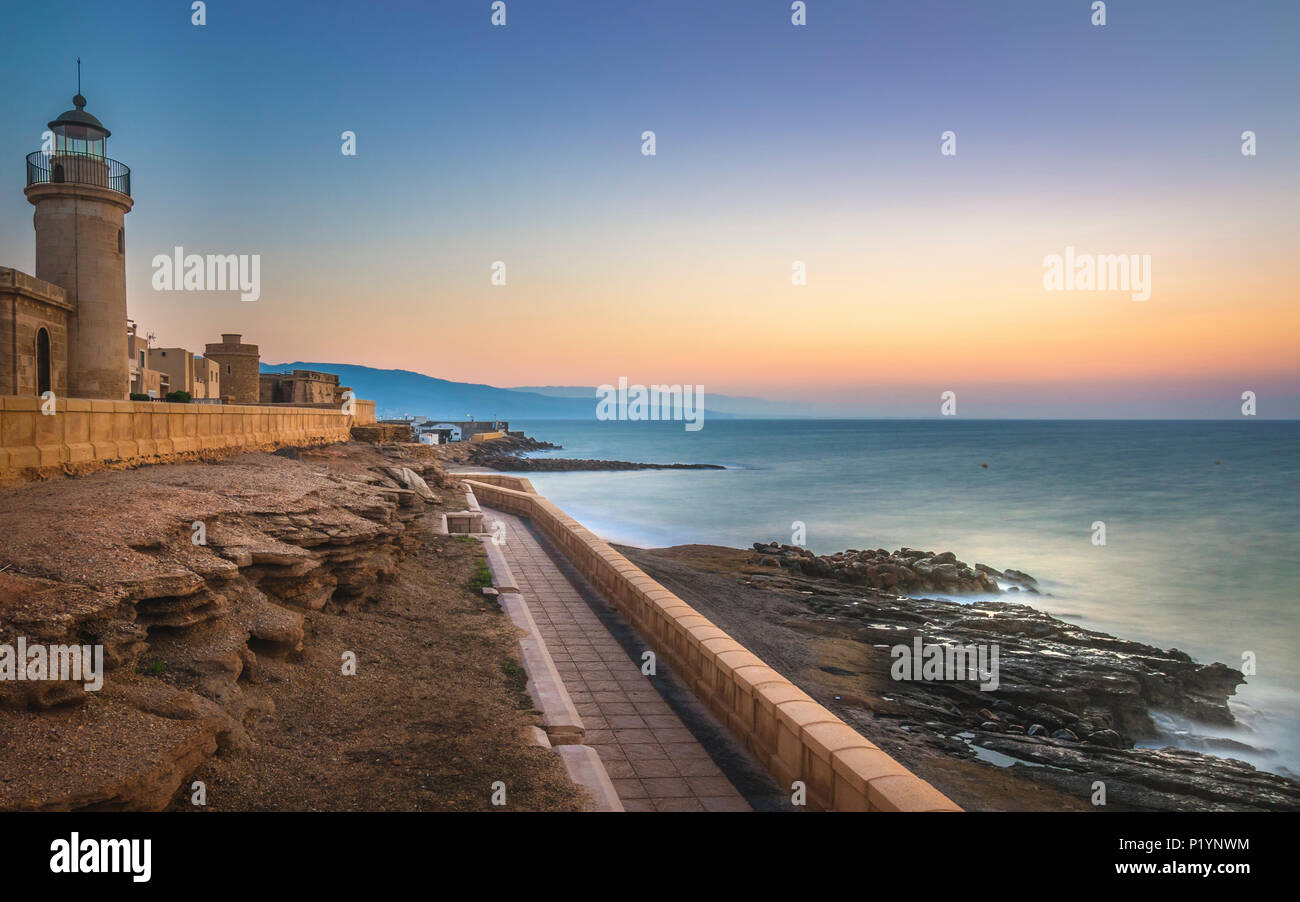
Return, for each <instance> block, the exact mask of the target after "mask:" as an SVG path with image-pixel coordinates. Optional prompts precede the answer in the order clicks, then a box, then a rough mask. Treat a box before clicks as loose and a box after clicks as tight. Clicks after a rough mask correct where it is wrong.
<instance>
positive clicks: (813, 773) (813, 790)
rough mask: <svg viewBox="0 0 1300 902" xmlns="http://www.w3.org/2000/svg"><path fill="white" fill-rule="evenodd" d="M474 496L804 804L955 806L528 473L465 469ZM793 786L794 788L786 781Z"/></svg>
mask: <svg viewBox="0 0 1300 902" xmlns="http://www.w3.org/2000/svg"><path fill="white" fill-rule="evenodd" d="M461 475H462V478H464V479H465V481H466V483H467V484H468V485H469V487H470V488H471V490H472V491H473V492H474V494H475V495H476V496H477V497H478V499H479V501H480V502H481V503H483V504H486V505H488V506H490V507H493V508H496V509H498V510H502V511H507V512H509V513H512V514H515V515H517V516H522V517H527V518H529V519H530V520H531V521H532V523H533V524H534V526H535V527H536V528H538V529H539V530H541V532H543V533H544V534H545V535H546V536H547V537H548V538H549V539H550V540H551V541H552V542H554V543H555V544H556V546H558V547H559V548H560V549H561V550H562V551H563V552H564V554H565V556H566V557H568V559H569V560H570V562H572V564H573V565H574V566H575V567H576V568H577V569H578V570H579V571H580V572H581V573H582V575H583V576H584V577H586V578H587V579H588V580H589V581H590V582H591V583H592V584H593V585H594V586H596V588H597V589H599V590H600V591H601V592H602V593H604V594H605V596H606V597H607V598H608V599H610V601H611V602H613V603H614V605H616V606H617V607H618V608H619V610H620V611H621V613H622V614H623V615H624V616H625V617H627V618H628V620H629V621H631V623H632V624H634V625H635V626H636V627H637V629H639V630H640V631H641V632H642V635H644V636H646V637H647V638H648V639H649V640H650V641H651V642H653V643H655V645H654V649H653V650H654V651H655V653H656V654H658V655H660V656H661V657H664V658H666V659H668V660H669V662H670V663H671V664H672V665H673V666H674V667H675V668H676V669H677V670H678V672H679V673H681V674H682V675H683V677H684V679H686V680H687V681H688V682H689V683H690V686H691V689H692V690H693V691H694V693H695V695H696V696H697V697H698V698H699V699H700V700H701V701H703V702H704V703H706V704H707V705H709V707H710V708H711V709H712V710H713V712H714V713H715V714H716V715H717V716H718V717H719V718H720V719H721V720H722V721H723V722H725V723H726V725H727V727H728V728H729V729H730V730H731V732H732V733H733V734H734V735H735V736H736V737H737V738H738V739H740V740H741V741H742V742H744V744H745V745H746V747H747V748H749V750H750V751H751V752H753V753H754V755H755V756H757V757H758V759H759V760H760V761H761V762H762V763H763V764H764V765H765V766H766V767H767V769H768V771H769V772H770V773H771V774H772V775H773V777H775V778H776V780H777V782H778V783H779V784H780V785H782V786H783V787H792V784H794V783H795V781H802V782H803V783H804V784H805V786H806V789H807V801H808V805H809V807H810V808H815V809H822V810H831V811H959V810H960V809H959V808H958V807H957V806H956V805H955V804H954V803H953V802H952V801H951V800H949V799H948V798H947V797H946V796H944V795H943V794H942V793H940V792H939V791H938V790H936V789H935V788H934V787H933V786H931V785H930V784H929V783H927V782H926V781H924V780H922V779H921V778H920V777H917V776H916V775H915V774H913V773H911V772H910V771H908V770H907V769H906V768H904V767H903V766H902V765H901V764H899V763H898V762H897V761H895V760H894V759H893V758H891V757H890V756H889V755H888V754H887V753H885V752H884V751H882V750H881V749H880V748H878V747H877V746H875V745H874V744H873V743H871V742H869V741H868V740H866V739H864V738H863V737H862V736H861V735H860V734H859V733H858V732H857V731H856V730H854V729H853V728H852V727H850V726H849V725H848V724H846V723H844V722H843V721H842V720H840V719H839V718H838V717H836V716H835V715H834V714H832V713H831V712H830V711H829V710H827V709H826V708H825V707H823V706H822V705H819V704H818V703H817V702H815V701H814V700H813V699H812V697H811V696H809V695H808V694H807V693H805V692H803V690H801V689H799V687H797V686H795V685H794V684H793V683H791V682H790V681H789V680H788V679H786V678H785V677H783V676H782V675H781V674H780V673H778V672H777V671H775V670H773V669H772V668H771V667H768V666H767V665H766V664H765V663H763V661H762V660H761V659H760V658H758V657H757V656H756V655H754V654H752V653H750V652H749V651H747V650H746V649H745V648H744V647H743V646H742V645H740V643H738V642H736V641H735V640H734V639H732V638H731V637H730V636H728V635H727V634H726V633H725V632H723V631H722V630H721V629H719V628H718V627H716V626H714V625H713V623H711V622H710V621H709V620H708V619H707V618H705V617H703V616H701V615H700V614H699V612H698V611H696V610H695V609H694V608H692V607H691V606H690V605H688V604H686V603H685V602H684V601H682V600H681V599H680V598H678V597H677V596H676V595H674V594H673V593H672V592H669V591H668V590H667V589H665V588H664V587H663V586H661V585H660V584H659V583H657V582H655V581H654V580H653V579H651V578H650V577H649V576H647V575H646V574H645V573H644V572H643V571H642V570H641V569H640V568H638V567H636V566H635V565H634V564H632V563H631V562H630V561H629V560H627V558H625V557H623V556H622V555H621V554H619V553H618V552H617V551H615V550H614V549H613V548H611V547H610V546H609V545H608V544H606V543H605V542H604V541H602V540H601V539H600V538H599V537H597V536H596V535H595V534H594V533H592V532H590V531H589V530H587V529H586V528H584V527H583V526H582V525H581V524H580V523H578V522H577V521H576V520H574V519H573V518H572V517H570V516H568V515H567V514H565V513H564V511H562V510H560V509H559V508H558V507H556V506H555V505H554V504H552V503H551V502H550V501H548V500H547V499H546V498H544V497H542V496H541V495H538V494H537V493H536V491H535V490H534V489H533V486H532V484H531V483H530V482H528V480H526V479H520V478H518V477H513V476H506V475H504V474H499V473H492V474H486V473H483V474H480V473H473V474H461ZM791 791H792V792H793V789H791Z"/></svg>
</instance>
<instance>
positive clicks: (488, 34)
mask: <svg viewBox="0 0 1300 902" xmlns="http://www.w3.org/2000/svg"><path fill="white" fill-rule="evenodd" d="M489 7H490V3H489V0H469V2H461V0H446V2H437V3H429V2H418V3H417V2H409V3H407V2H403V3H397V2H374V3H366V2H359V0H358V2H352V3H334V2H322V3H305V2H302V3H300V2H277V3H274V4H271V3H263V2H236V0H214V2H210V3H209V4H208V24H207V25H206V26H204V27H194V26H192V25H191V24H190V13H189V5H188V3H185V2H129V0H128V2H120V3H112V4H108V3H102V2H85V3H63V4H60V7H59V13H58V15H57V16H56V15H52V14H51V13H50V12H49V11H48V10H47V9H46V8H45V7H42V6H40V5H39V4H32V3H13V4H6V5H5V7H4V10H3V11H0V34H4V35H6V36H7V37H8V40H7V41H6V42H5V52H4V53H3V54H0V79H2V80H3V84H4V85H5V90H4V93H3V96H2V97H0V118H2V121H3V123H4V127H3V129H0V159H4V160H8V161H10V162H9V164H8V165H9V167H10V176H9V178H8V179H7V180H5V181H4V182H3V184H6V185H7V186H8V187H7V188H5V189H4V190H2V191H0V265H8V266H13V267H15V268H18V269H22V270H25V271H27V272H31V271H32V270H33V269H34V259H33V254H34V251H33V244H34V241H33V236H32V230H31V207H30V206H29V205H28V204H27V202H26V200H25V198H24V197H23V195H22V185H23V182H22V163H21V159H22V157H23V155H25V154H26V153H28V152H30V151H32V150H37V149H39V147H40V134H41V132H42V131H43V130H44V129H45V127H46V123H47V122H48V121H49V120H50V119H52V118H54V117H55V116H56V115H58V113H60V112H62V111H63V110H65V109H68V108H69V106H70V98H71V95H72V94H73V93H74V91H75V88H76V69H75V63H74V60H75V58H76V57H77V56H80V57H81V58H82V61H83V81H82V90H83V93H84V94H85V95H86V97H87V98H88V99H89V103H88V105H87V110H88V111H89V112H92V113H94V114H96V115H97V116H99V117H100V118H101V119H102V120H103V121H104V123H105V124H106V125H107V126H108V127H109V128H110V129H112V131H113V136H112V137H111V138H110V139H109V142H108V147H109V155H110V156H112V157H114V158H116V159H119V160H122V161H123V162H125V163H127V164H128V165H129V166H130V167H131V168H132V187H133V194H134V197H135V202H136V205H135V209H134V211H133V212H132V213H131V214H130V215H129V216H128V218H127V253H128V265H127V280H128V298H129V303H130V312H131V315H132V316H133V317H134V318H136V319H137V320H138V321H139V322H140V323H141V325H142V326H143V327H144V328H145V329H146V330H147V331H152V332H154V333H156V335H157V337H158V343H159V344H161V345H164V346H171V345H182V346H186V347H189V348H191V349H194V350H197V351H201V350H202V346H203V344H204V343H205V342H206V341H212V340H216V337H217V335H218V333H221V332H242V333H244V335H245V336H246V340H248V341H252V342H256V343H258V344H260V346H261V349H262V356H263V360H264V361H267V362H286V361H293V360H318V361H319V360H328V361H337V362H341V363H357V364H364V365H369V366H377V367H388V368H404V369H411V370H416V371H420V372H424V373H428V374H430V375H435V376H439V377H442V378H447V379H454V380H457V381H468V382H484V383H489V384H493V385H502V386H510V385H521V384H526V385H537V384H569V385H584V384H586V385H594V384H599V383H606V382H615V381H617V379H618V377H619V376H627V377H628V378H629V379H631V380H632V381H633V382H637V381H640V382H647V383H648V382H676V383H687V384H702V385H704V386H705V388H706V390H708V391H712V392H720V393H730V394H744V395H757V396H763V397H769V398H776V399H783V400H795V399H801V400H810V401H821V402H825V403H827V404H828V405H830V406H833V408H834V409H835V410H836V411H838V412H858V413H864V414H870V413H899V412H911V411H914V412H916V413H918V414H932V413H934V412H936V411H937V407H938V401H939V393H940V392H941V391H944V390H953V391H956V392H957V394H958V398H959V405H961V404H962V403H963V402H965V404H964V406H962V407H959V409H960V410H962V412H964V413H974V414H978V413H981V412H983V413H999V414H1017V413H1020V414H1024V415H1033V416H1073V415H1087V416H1095V415H1106V414H1114V415H1149V416H1172V415H1188V416H1229V417H1231V416H1237V415H1238V412H1239V407H1240V403H1241V402H1240V395H1241V392H1242V391H1244V390H1253V391H1256V392H1257V393H1258V395H1259V399H1260V400H1259V411H1260V415H1261V416H1297V415H1300V352H1298V351H1300V303H1298V301H1300V291H1298V290H1297V284H1298V282H1300V215H1298V214H1297V201H1298V200H1300V190H1297V184H1298V181H1300V180H1298V179H1297V172H1300V121H1298V120H1300V103H1298V102H1297V101H1298V96H1297V95H1300V52H1297V51H1298V49H1300V3H1296V2H1294V0H1276V2H1264V0H1254V2H1252V0H1241V2H1232V3H1227V2H1209V0H1203V2H1197V0H1178V2H1174V0H1168V2H1164V0H1142V2H1135V0H1112V2H1110V3H1109V4H1108V7H1109V16H1108V18H1109V24H1108V25H1106V26H1105V27H1102V28H1097V27H1093V26H1092V25H1091V24H1090V23H1089V15H1090V13H1089V7H1090V0H1023V2H1021V0H987V2H927V0H912V2H905V3H904V2H899V3H883V2H861V0H852V2H850V0H808V7H809V9H808V25H807V26H806V27H803V28H796V27H793V26H792V25H791V24H790V19H789V15H790V13H789V7H790V4H789V2H787V0H773V2H766V0H745V2H741V0H736V2H721V0H700V2H681V0H656V2H653V3H630V2H621V0H620V2H614V0H606V2H600V3H597V2H586V0H584V2H545V3H543V2H538V0H508V10H509V24H508V25H507V26H506V27H505V28H494V27H492V26H491V25H490V24H489V15H490V9H489ZM345 129H350V130H353V131H355V132H356V133H357V151H358V152H357V155H356V156H355V157H345V156H343V155H342V154H341V153H340V143H341V142H340V133H341V132H342V131H344V130H345ZM647 129H653V130H654V131H655V132H656V133H657V138H658V154H657V156H654V157H644V156H642V155H641V152H640V148H641V139H640V135H641V133H642V132H643V131H644V130H647ZM949 129H951V130H953V131H955V132H956V134H957V149H958V155H957V156H956V157H945V156H942V155H940V153H939V145H940V134H941V132H943V131H945V130H949ZM1246 129H1251V130H1254V131H1255V132H1256V133H1257V135H1258V146H1259V154H1258V156H1255V157H1245V156H1242V154H1241V152H1240V144H1241V141H1240V137H1239V136H1240V134H1241V132H1242V131H1244V130H1246ZM177 245H180V246H183V247H184V248H185V249H186V251H187V252H194V253H202V254H206V253H222V254H226V253H257V254H261V255H262V298H261V300H259V301H257V302H254V303H244V302H241V301H240V300H239V298H238V295H237V294H235V293H185V292H172V293H159V292H155V291H153V289H152V288H151V286H150V276H151V274H152V270H151V266H150V261H151V260H152V258H153V256H154V255H155V254H158V253H170V252H171V249H172V248H173V247H175V246H177ZM1067 245H1072V246H1074V247H1075V248H1076V249H1077V250H1078V252H1080V253H1093V254H1104V253H1134V254H1150V255H1151V257H1152V270H1153V286H1154V287H1153V293H1152V297H1151V299H1150V300H1149V301H1146V302H1143V303H1139V302H1134V301H1132V300H1130V298H1129V295H1128V293H1122V292H1104V293H1103V292H1047V291H1045V290H1044V289H1043V287H1042V272H1043V267H1042V260H1043V257H1044V256H1045V255H1047V254H1053V253H1062V252H1063V251H1064V248H1065V247H1066V246H1067ZM495 260H504V261H505V262H506V263H507V265H508V268H509V269H508V279H509V282H508V285H507V286H506V287H494V286H492V285H491V284H490V282H489V276H490V267H491V264H492V262H493V261H495ZM794 260H803V261H805V262H806V264H807V266H808V280H809V284H808V286H807V287H794V286H792V285H791V284H790V267H791V262H792V261H794ZM830 406H828V408H827V409H831V407H830Z"/></svg>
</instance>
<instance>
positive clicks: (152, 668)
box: [135, 661, 167, 676]
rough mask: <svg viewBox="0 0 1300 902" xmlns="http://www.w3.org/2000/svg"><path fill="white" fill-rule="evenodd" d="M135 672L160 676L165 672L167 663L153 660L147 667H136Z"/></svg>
mask: <svg viewBox="0 0 1300 902" xmlns="http://www.w3.org/2000/svg"><path fill="white" fill-rule="evenodd" d="M135 672H136V673H142V674H144V675H145V676H162V675H163V674H164V673H166V672H167V665H166V664H164V663H163V662H162V661H154V662H153V663H152V664H150V665H149V666H148V667H137V668H136V670H135Z"/></svg>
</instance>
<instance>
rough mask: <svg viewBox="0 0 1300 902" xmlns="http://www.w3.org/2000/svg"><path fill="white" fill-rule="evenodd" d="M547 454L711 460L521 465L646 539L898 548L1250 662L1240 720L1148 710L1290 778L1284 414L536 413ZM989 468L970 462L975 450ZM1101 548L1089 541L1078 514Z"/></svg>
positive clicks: (1294, 533) (574, 501) (1299, 745)
mask: <svg viewBox="0 0 1300 902" xmlns="http://www.w3.org/2000/svg"><path fill="white" fill-rule="evenodd" d="M511 428H512V429H520V428H522V429H524V430H525V431H527V432H528V434H529V435H532V436H535V437H537V438H541V439H546V440H548V441H553V442H557V443H559V444H562V445H563V446H564V450H563V451H558V452H546V453H549V454H554V455H556V456H564V457H589V458H604V459H616V460H634V461H648V462H654V463H674V462H683V463H715V464H722V465H725V466H726V467H727V468H728V469H726V470H720V471H718V470H704V471H689V470H688V471H638V472H624V473H616V472H575V473H536V474H528V475H529V477H530V478H531V479H532V480H533V483H534V485H535V486H536V487H537V489H538V491H540V492H542V493H543V494H545V495H546V496H548V497H549V498H550V499H551V500H553V501H554V502H555V503H557V504H559V505H560V506H561V507H562V508H564V509H565V510H566V511H568V512H569V513H570V514H572V515H573V516H574V517H576V518H577V519H578V520H579V521H581V522H582V523H583V524H584V525H585V526H587V527H588V528H590V529H592V530H593V531H595V532H596V533H597V534H599V535H601V536H602V537H603V538H605V539H607V540H610V541H614V542H620V543H623V544H629V545H635V546H640V547H646V548H655V547H663V546H667V545H680V544H686V543H696V542H699V543H711V544H718V545H730V546H735V547H748V546H749V545H750V543H752V542H755V541H760V540H777V541H781V542H790V541H791V538H792V532H793V529H794V528H795V527H794V524H795V523H796V522H798V523H802V524H804V526H805V528H806V535H807V540H806V544H807V545H808V547H810V548H812V549H813V550H814V551H816V552H818V553H830V552H834V551H839V550H842V549H845V548H888V549H895V548H899V547H902V546H910V547H914V548H924V549H931V550H935V551H953V552H955V553H956V554H957V556H958V557H959V558H961V559H962V560H965V561H967V562H970V563H974V562H977V561H979V562H984V563H988V564H992V565H994V566H997V567H999V568H1007V567H1015V568H1017V569H1019V570H1024V571H1026V572H1028V573H1030V574H1032V575H1033V576H1035V577H1036V578H1037V579H1038V580H1039V582H1040V584H1041V588H1042V589H1043V591H1044V592H1045V593H1048V594H1044V595H1042V596H1039V597H1029V598H1025V597H1023V596H1022V597H1020V598H1019V599H1017V600H1021V601H1029V602H1030V603H1032V604H1034V605H1035V606H1037V607H1040V608H1042V609H1043V610H1046V611H1048V612H1049V613H1051V614H1053V615H1055V616H1057V617H1060V618H1062V619H1065V620H1068V621H1071V622H1073V623H1077V624H1080V625H1082V626H1085V627H1088V628H1089V629H1095V630H1102V631H1104V632H1108V633H1112V634H1114V635H1117V636H1122V637H1124V638H1127V639H1135V640H1139V641H1143V642H1147V643H1150V644H1153V645H1158V646H1160V647H1161V648H1169V647H1177V648H1180V649H1182V650H1183V651H1186V652H1187V653H1189V654H1191V655H1192V656H1193V657H1195V658H1196V659H1197V660H1200V661H1203V662H1209V661H1222V662H1224V663H1225V664H1228V665H1230V666H1233V667H1237V668H1240V667H1241V666H1242V656H1243V654H1245V653H1246V652H1253V653H1254V655H1255V659H1256V661H1257V671H1258V672H1257V675H1256V676H1254V677H1249V678H1248V685H1246V686H1244V687H1241V688H1240V689H1239V690H1238V696H1237V698H1236V700H1234V702H1233V711H1234V713H1235V714H1236V715H1237V718H1238V720H1239V722H1240V727H1239V728H1237V729H1234V730H1225V729H1224V728H1222V727H1213V728H1211V727H1205V726H1203V725H1199V724H1191V723H1185V722H1180V721H1177V720H1175V719H1173V718H1167V719H1162V720H1161V723H1162V726H1163V727H1164V728H1165V729H1166V730H1167V742H1162V743H1159V744H1175V745H1180V746H1184V747H1188V748H1201V749H1203V750H1206V751H1216V749H1215V748H1213V747H1212V744H1211V746H1209V747H1207V745H1206V743H1207V740H1212V739H1214V738H1219V737H1223V738H1230V739H1234V740H1236V741H1238V742H1244V743H1246V744H1248V745H1249V746H1251V747H1252V748H1253V749H1254V750H1255V751H1254V752H1239V751H1234V752H1232V753H1231V755H1232V757H1238V758H1243V759H1245V760H1248V761H1250V762H1251V763H1252V764H1255V765H1256V766H1257V767H1261V768H1264V769H1267V770H1275V771H1283V772H1290V773H1292V774H1300V661H1298V660H1297V654H1296V644H1297V642H1298V641H1300V503H1298V502H1300V492H1298V491H1297V485H1298V482H1297V480H1298V478H1300V423H1297V422H1293V421H1240V422H1238V421H1231V422H1228V421H1225V422H1217V421H1214V422H1211V421H1197V422H1168V421H1160V422H1138V421H1023V420H1005V421H993V420H934V421H929V420H927V421H920V420H807V421H798V420H722V419H714V420H706V422H705V425H704V428H703V429H702V430H700V431H698V432H687V431H686V430H685V429H684V428H683V425H682V424H681V423H661V422H636V423H631V422H596V421H581V422H580V421H565V420H538V421H531V422H514V423H512V424H511ZM985 463H987V464H988V466H987V467H984V466H983V464H985ZM1099 521H1100V522H1101V523H1104V524H1105V538H1106V544H1105V545H1104V546H1099V545H1095V544H1094V542H1093V536H1094V534H1095V531H1094V524H1095V523H1097V522H1099Z"/></svg>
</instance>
